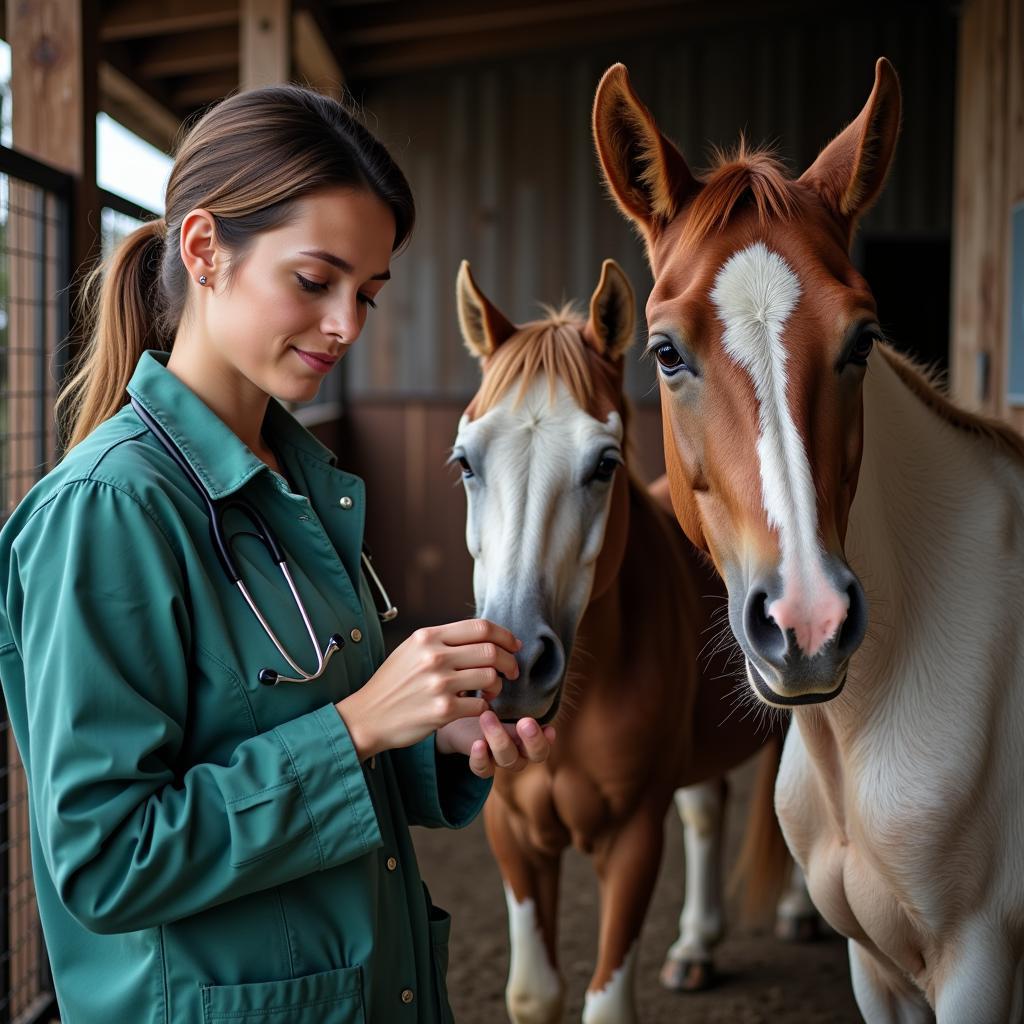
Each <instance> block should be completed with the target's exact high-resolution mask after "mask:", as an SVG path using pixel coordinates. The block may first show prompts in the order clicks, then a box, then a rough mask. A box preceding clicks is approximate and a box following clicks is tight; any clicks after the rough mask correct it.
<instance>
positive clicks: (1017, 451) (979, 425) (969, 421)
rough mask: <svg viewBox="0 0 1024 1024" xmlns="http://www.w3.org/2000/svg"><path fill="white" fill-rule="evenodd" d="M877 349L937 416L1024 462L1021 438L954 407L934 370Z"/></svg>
mask: <svg viewBox="0 0 1024 1024" xmlns="http://www.w3.org/2000/svg"><path fill="white" fill-rule="evenodd" d="M879 350H880V351H881V353H882V355H883V357H884V358H885V360H886V362H887V363H888V364H889V365H890V366H891V367H892V368H893V370H895V371H896V376H897V377H899V379H900V380H901V381H902V382H903V383H904V384H905V385H906V386H907V388H909V389H910V391H911V392H913V394H915V395H916V396H917V397H918V398H919V399H920V400H921V401H922V402H924V404H925V405H926V406H927V407H928V408H929V409H931V410H932V412H934V413H935V414H936V415H937V416H939V417H940V418H941V419H943V420H945V421H946V422H947V423H950V424H952V425H953V426H954V427H956V428H957V429H958V430H965V431H967V432H968V433H970V434H975V435H977V436H979V437H984V438H987V439H988V440H989V441H990V442H991V443H992V444H994V445H995V446H996V448H998V449H999V450H1000V451H1002V452H1003V453H1004V454H1006V455H1009V456H1010V457H1011V458H1013V459H1016V460H1017V461H1018V462H1021V463H1024V436H1022V435H1021V434H1019V433H1017V431H1016V430H1014V429H1013V428H1012V427H1010V426H1008V425H1007V424H1005V423H1003V422H1002V421H1001V420H997V419H996V418H995V417H993V416H983V415H981V414H979V413H974V412H968V411H967V410H966V409H962V408H961V407H960V406H958V405H955V404H954V403H953V402H952V401H951V400H950V398H949V396H948V395H947V394H946V388H945V382H944V381H943V380H942V378H941V376H940V374H939V372H938V371H936V370H934V369H928V368H927V367H924V366H921V365H920V364H918V363H915V362H914V360H912V359H910V358H909V357H908V356H905V355H903V353H901V352H897V351H896V350H895V349H894V348H891V347H890V346H888V345H881V346H879Z"/></svg>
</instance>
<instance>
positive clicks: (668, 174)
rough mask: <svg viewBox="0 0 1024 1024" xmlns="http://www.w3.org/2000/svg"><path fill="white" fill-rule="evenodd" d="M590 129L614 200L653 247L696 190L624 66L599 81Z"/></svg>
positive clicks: (612, 68)
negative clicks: (653, 241) (634, 89)
mask: <svg viewBox="0 0 1024 1024" xmlns="http://www.w3.org/2000/svg"><path fill="white" fill-rule="evenodd" d="M593 128H594V145H595V146H596V147H597V156H598V159H599V160H600V161H601V168H602V170H603V171H604V178H605V182H606V183H607V185H608V189H609V191H610V192H611V194H612V197H613V198H614V199H615V201H616V202H617V203H618V205H619V208H620V209H621V210H622V212H623V213H624V214H625V215H626V216H627V217H629V218H630V220H632V221H633V222H634V223H636V224H637V225H638V226H639V227H640V229H641V230H642V231H643V232H644V234H645V236H646V237H647V240H648V241H651V239H652V237H653V236H654V235H655V234H657V232H658V231H659V230H660V229H661V228H662V227H664V225H666V224H668V223H669V221H671V220H672V219H673V218H674V217H675V216H676V214H678V213H679V211H680V209H681V208H682V206H683V203H684V202H685V201H686V199H687V198H688V197H689V196H690V195H691V194H692V193H693V192H694V191H696V189H697V188H698V187H699V185H698V183H697V181H696V179H695V178H694V177H693V175H692V174H691V173H690V168H689V167H687V165H686V161H685V160H684V159H683V155H682V153H680V152H679V150H678V149H676V147H675V146H673V145H672V143H671V142H669V141H668V139H666V138H665V136H664V135H662V134H661V132H660V131H658V126H657V124H656V123H655V121H654V118H653V116H652V115H651V112H650V111H649V110H648V109H647V107H645V106H644V105H643V103H642V102H641V101H640V99H639V97H638V96H637V95H636V93H635V92H634V91H633V86H632V85H631V84H630V81H629V72H628V71H627V70H626V67H625V65H623V64H613V65H612V66H611V67H610V68H609V69H608V70H607V71H606V72H605V73H604V76H603V77H602V78H601V81H600V84H599V85H598V87H597V94H596V95H595V96H594V118H593Z"/></svg>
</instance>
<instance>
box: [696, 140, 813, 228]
mask: <svg viewBox="0 0 1024 1024" xmlns="http://www.w3.org/2000/svg"><path fill="white" fill-rule="evenodd" d="M700 182H701V187H700V189H698V190H697V193H696V195H695V197H694V198H693V200H692V201H691V202H690V204H689V205H688V206H687V208H686V209H685V211H684V213H683V225H682V227H683V230H682V234H681V236H680V238H679V242H680V244H682V245H685V246H686V247H688V248H690V247H695V246H698V245H700V244H701V243H702V242H704V241H705V240H706V239H707V238H708V237H709V236H710V235H711V234H713V233H715V232H718V231H721V230H722V229H724V228H725V226H726V225H727V224H728V223H729V220H730V218H731V217H732V215H733V213H734V212H735V211H736V210H737V209H742V208H745V207H747V206H751V207H753V208H754V209H755V210H756V211H757V219H758V224H759V226H761V227H762V228H763V227H766V226H767V224H768V223H769V221H771V220H772V219H781V220H788V219H790V218H791V217H793V216H794V214H795V213H796V212H797V210H798V208H799V205H800V199H799V190H798V186H797V184H796V182H795V181H793V179H792V178H791V177H790V176H789V175H788V174H787V173H786V169H785V167H784V166H783V164H782V162H781V161H780V160H779V159H778V157H777V156H776V155H775V153H774V152H773V151H772V150H770V149H748V148H747V144H746V140H744V139H743V138H742V137H741V138H740V142H739V145H738V146H737V147H736V149H735V150H732V151H730V152H726V151H723V150H715V151H714V162H713V163H712V165H711V167H710V168H709V169H708V170H707V171H706V172H705V173H704V174H703V175H702V176H701V178H700Z"/></svg>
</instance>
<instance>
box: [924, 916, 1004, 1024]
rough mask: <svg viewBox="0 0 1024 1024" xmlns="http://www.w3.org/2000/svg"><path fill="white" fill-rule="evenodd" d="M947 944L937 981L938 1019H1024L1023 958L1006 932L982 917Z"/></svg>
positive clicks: (976, 1023)
mask: <svg viewBox="0 0 1024 1024" xmlns="http://www.w3.org/2000/svg"><path fill="white" fill-rule="evenodd" d="M951 948H952V950H953V953H952V955H951V957H950V962H949V964H948V966H946V967H945V968H944V969H942V970H940V971H939V972H938V976H939V977H938V983H937V984H936V992H935V1016H936V1019H937V1020H938V1022H939V1024H988V1022H989V1021H999V1022H1004V1021H1005V1022H1009V1021H1021V1020H1024V963H1022V962H1021V961H1020V960H1019V959H1018V957H1019V953H1014V951H1013V948H1012V946H1011V944H1010V942H1009V940H1008V938H1007V936H1006V934H1005V933H1002V932H1001V931H1000V930H999V929H996V928H993V927H992V925H991V924H989V923H987V922H982V921H975V922H971V923H969V924H968V925H967V927H966V928H964V929H963V930H962V931H961V933H960V935H959V937H958V941H957V942H956V943H954V944H952V947H951Z"/></svg>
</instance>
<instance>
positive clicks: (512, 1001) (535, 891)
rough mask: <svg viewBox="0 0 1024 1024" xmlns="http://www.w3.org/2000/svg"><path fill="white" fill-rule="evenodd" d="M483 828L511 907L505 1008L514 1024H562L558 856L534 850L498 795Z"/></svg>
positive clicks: (486, 811)
mask: <svg viewBox="0 0 1024 1024" xmlns="http://www.w3.org/2000/svg"><path fill="white" fill-rule="evenodd" d="M484 825H485V827H486V830H487V839H488V841H489V843H490V845H491V850H492V851H493V853H494V856H495V859H496V860H497V862H498V867H499V869H500V870H501V877H502V880H503V882H504V885H505V902H506V906H507V908H508V931H509V946H510V957H509V969H508V982H507V983H506V985H505V1006H506V1008H507V1009H508V1015H509V1018H510V1020H511V1021H512V1022H513V1024H560V1022H561V1020H562V1016H563V1013H564V1010H565V981H564V979H563V978H562V975H561V973H560V972H559V970H558V961H557V955H556V948H557V934H558V922H557V913H558V875H559V866H560V865H559V854H558V853H550V852H542V851H540V850H537V849H536V848H535V847H533V846H532V845H530V844H529V843H528V842H527V841H526V839H525V837H523V836H521V835H520V834H519V833H520V831H521V830H519V829H516V828H515V827H514V826H513V824H512V821H511V812H510V810H509V809H508V807H507V805H505V804H504V802H503V801H502V800H501V798H500V796H498V795H497V794H494V795H492V796H491V797H490V799H489V800H488V801H487V803H486V804H485V805H484Z"/></svg>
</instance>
